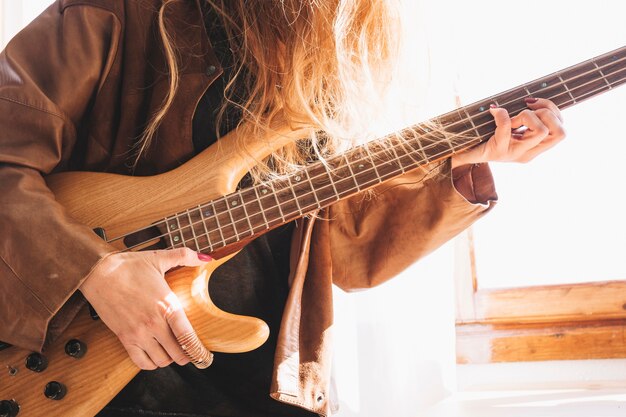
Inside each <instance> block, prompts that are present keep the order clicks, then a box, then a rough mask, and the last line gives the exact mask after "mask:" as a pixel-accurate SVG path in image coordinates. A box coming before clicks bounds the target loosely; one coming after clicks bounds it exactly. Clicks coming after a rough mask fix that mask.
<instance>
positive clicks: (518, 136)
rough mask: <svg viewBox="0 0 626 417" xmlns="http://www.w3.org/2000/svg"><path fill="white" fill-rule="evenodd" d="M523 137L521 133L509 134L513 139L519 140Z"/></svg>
mask: <svg viewBox="0 0 626 417" xmlns="http://www.w3.org/2000/svg"><path fill="white" fill-rule="evenodd" d="M523 136H524V134H523V133H511V137H512V138H513V139H521V138H522V137H523Z"/></svg>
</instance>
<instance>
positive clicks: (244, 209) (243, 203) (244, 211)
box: [238, 190, 261, 236]
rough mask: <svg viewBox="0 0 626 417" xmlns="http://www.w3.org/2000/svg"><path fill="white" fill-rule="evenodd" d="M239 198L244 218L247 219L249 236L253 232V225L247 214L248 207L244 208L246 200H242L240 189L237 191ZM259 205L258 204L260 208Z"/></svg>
mask: <svg viewBox="0 0 626 417" xmlns="http://www.w3.org/2000/svg"><path fill="white" fill-rule="evenodd" d="M238 194H239V199H240V200H241V205H242V206H243V213H244V215H245V216H246V220H247V221H248V226H249V227H250V233H251V234H250V236H252V235H253V234H254V226H252V223H251V222H250V215H249V214H248V209H247V208H246V202H245V201H244V198H243V195H242V194H241V190H239V191H238ZM260 207H261V206H259V208H260Z"/></svg>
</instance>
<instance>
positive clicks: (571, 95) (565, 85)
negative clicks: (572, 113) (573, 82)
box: [558, 74, 576, 103]
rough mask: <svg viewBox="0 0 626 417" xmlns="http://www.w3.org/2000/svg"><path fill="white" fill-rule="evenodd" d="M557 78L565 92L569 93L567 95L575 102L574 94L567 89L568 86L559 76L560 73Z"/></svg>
mask: <svg viewBox="0 0 626 417" xmlns="http://www.w3.org/2000/svg"><path fill="white" fill-rule="evenodd" d="M558 77H559V80H560V81H561V84H563V87H565V91H567V93H568V94H569V96H570V97H571V98H572V100H574V103H576V98H574V95H573V94H572V92H571V91H569V88H568V87H567V84H565V81H563V78H562V77H561V75H560V74H559V75H558Z"/></svg>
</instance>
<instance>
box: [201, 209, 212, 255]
mask: <svg viewBox="0 0 626 417" xmlns="http://www.w3.org/2000/svg"><path fill="white" fill-rule="evenodd" d="M198 211H199V212H200V222H201V223H202V226H203V227H204V233H205V235H206V240H207V242H208V243H209V249H210V250H211V251H213V243H211V234H210V233H209V229H208V227H206V221H205V216H204V210H203V209H202V205H200V204H198Z"/></svg>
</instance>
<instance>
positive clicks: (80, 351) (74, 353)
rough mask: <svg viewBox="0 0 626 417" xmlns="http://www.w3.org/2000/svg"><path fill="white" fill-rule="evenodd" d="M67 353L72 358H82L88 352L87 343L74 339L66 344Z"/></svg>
mask: <svg viewBox="0 0 626 417" xmlns="http://www.w3.org/2000/svg"><path fill="white" fill-rule="evenodd" d="M65 353H67V355H68V356H71V357H72V358H76V359H80V358H82V357H83V356H85V353H87V345H86V344H84V343H83V342H81V341H80V340H78V339H72V340H70V341H69V342H67V343H66V344H65Z"/></svg>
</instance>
